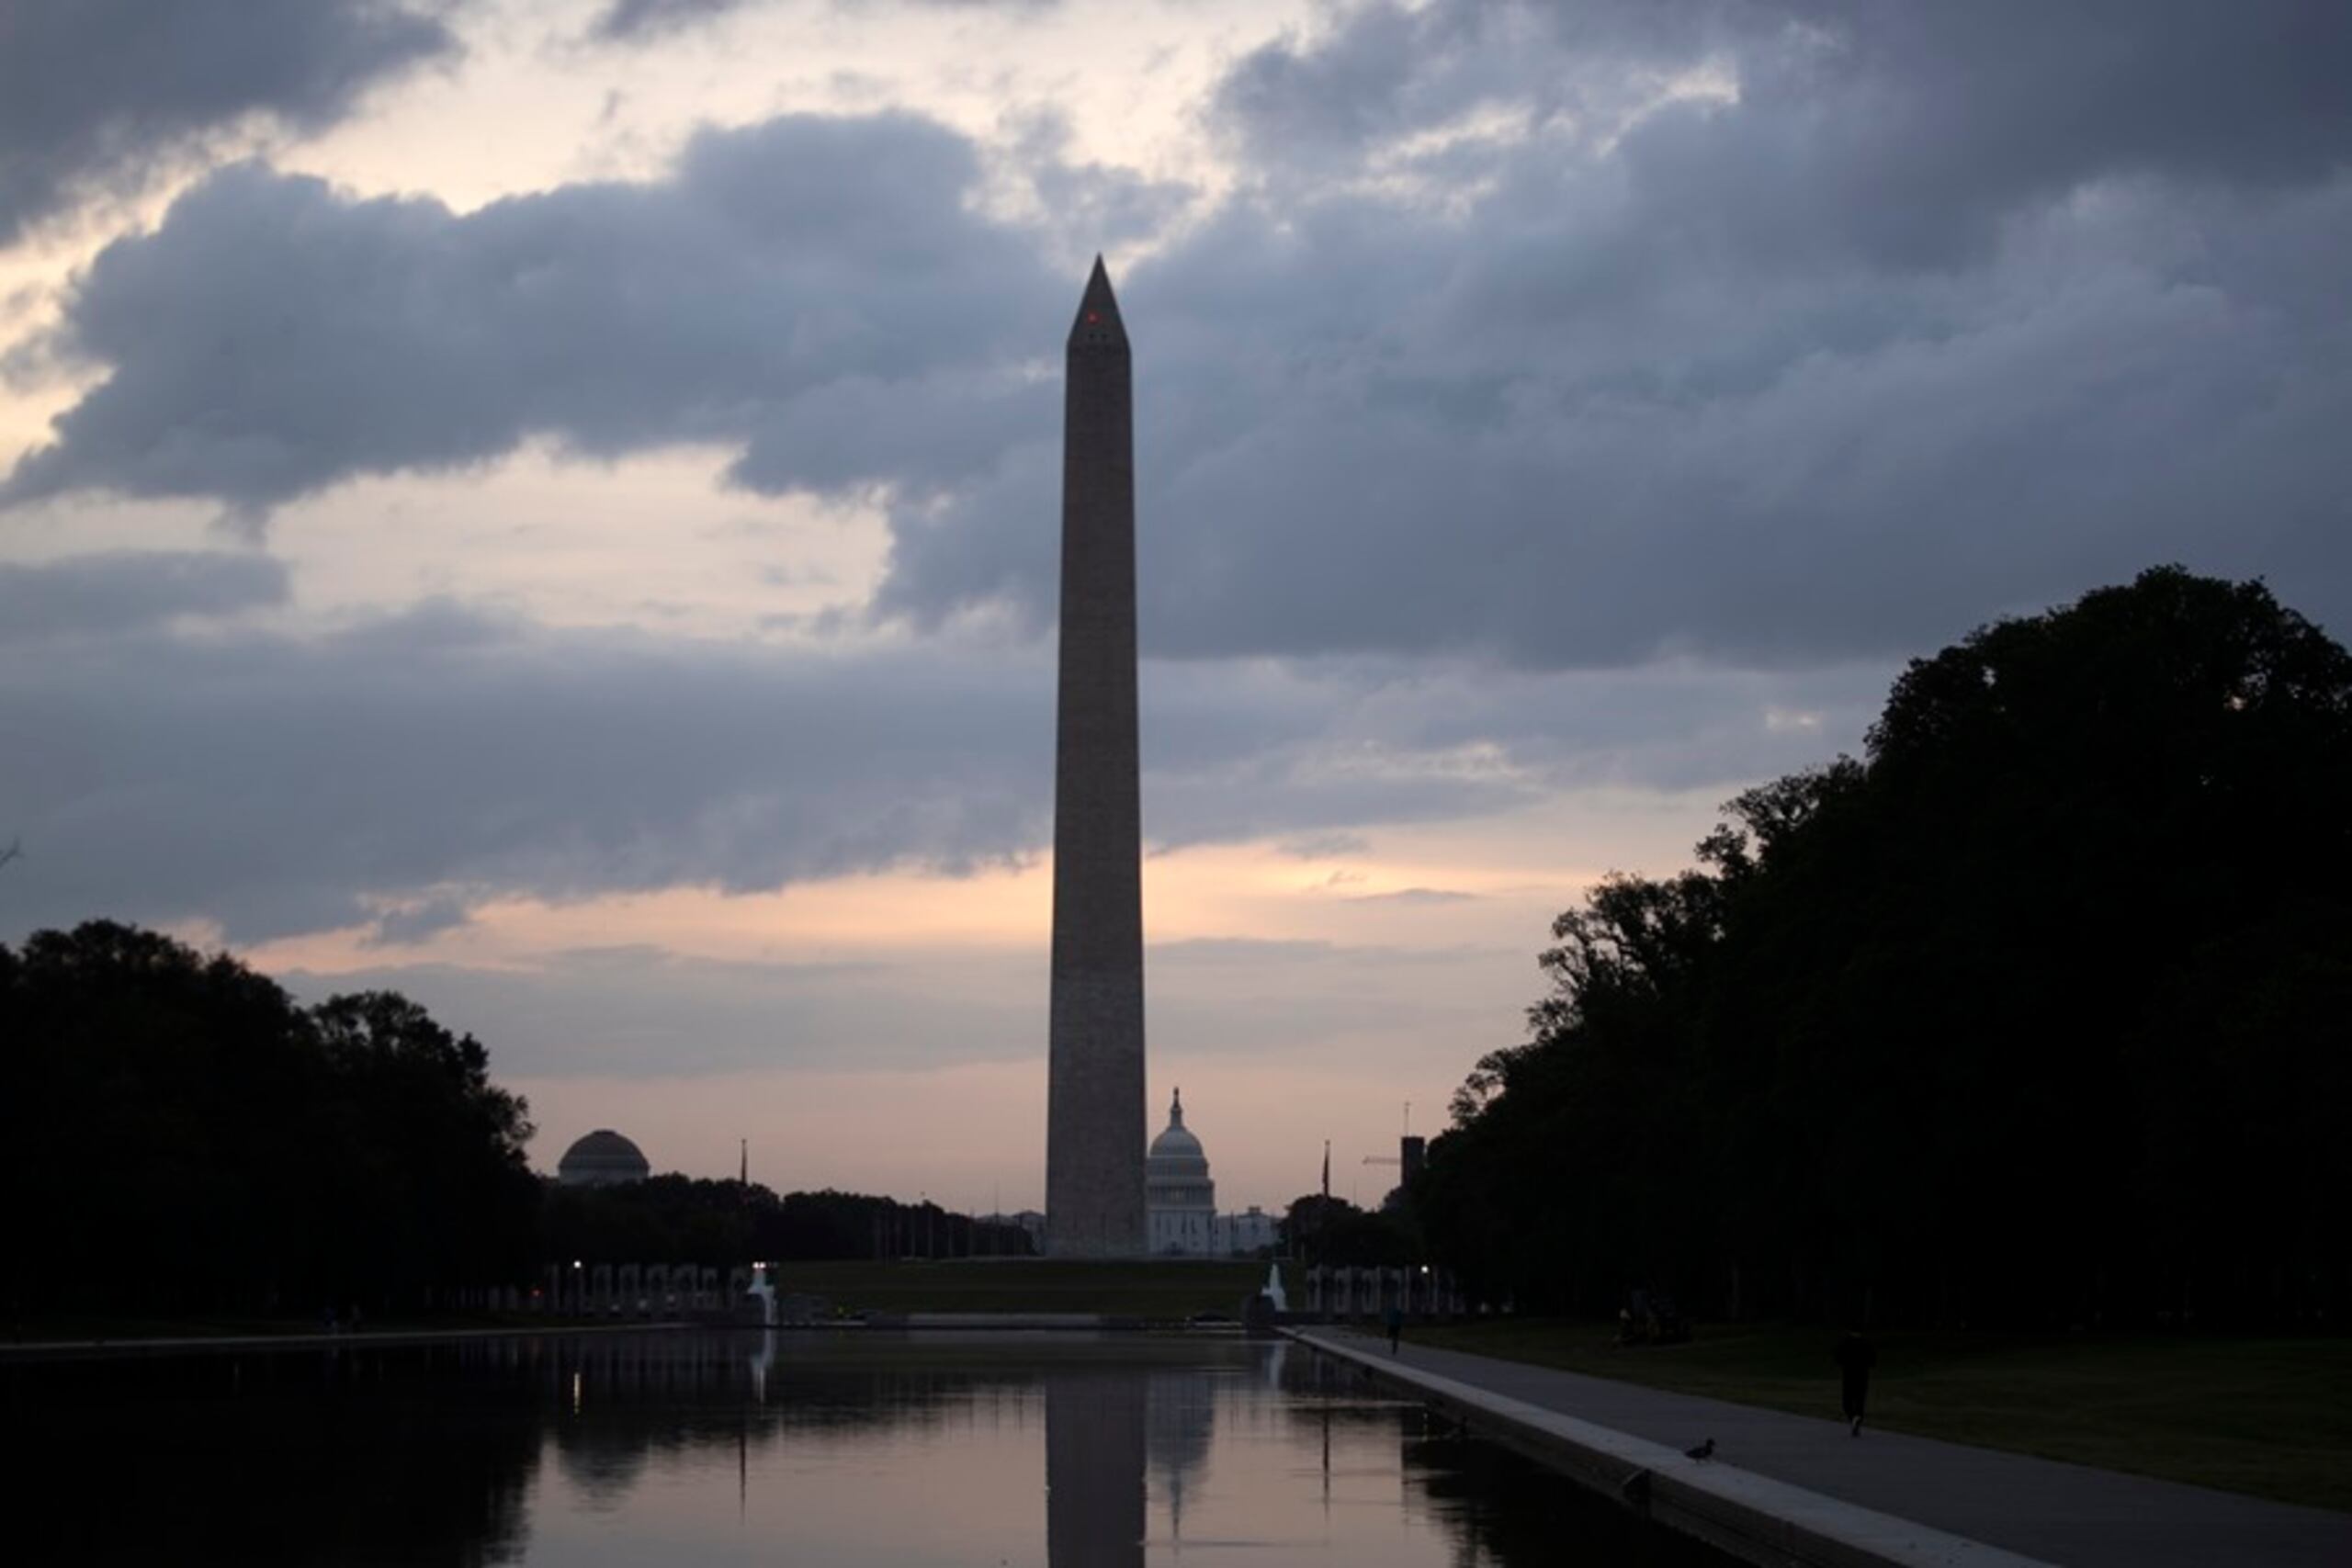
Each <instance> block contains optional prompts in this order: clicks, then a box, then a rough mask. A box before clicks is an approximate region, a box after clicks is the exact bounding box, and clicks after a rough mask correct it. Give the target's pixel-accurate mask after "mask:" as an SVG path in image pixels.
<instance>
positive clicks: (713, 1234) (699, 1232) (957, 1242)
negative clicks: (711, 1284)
mask: <svg viewBox="0 0 2352 1568" xmlns="http://www.w3.org/2000/svg"><path fill="white" fill-rule="evenodd" d="M545 1215H546V1243H545V1250H546V1254H547V1256H548V1258H553V1259H556V1260H558V1261H569V1260H572V1259H583V1260H586V1261H590V1262H606V1263H727V1262H738V1261H742V1262H750V1261H763V1262H776V1261H784V1262H798V1263H807V1262H817V1261H822V1260H827V1259H839V1258H976V1257H977V1258H1019V1257H1026V1256H1028V1255H1029V1254H1030V1253H1031V1252H1033V1251H1034V1250H1035V1248H1034V1247H1033V1246H1032V1245H1031V1242H1030V1238H1029V1235H1028V1233H1027V1232H1025V1231H1023V1229H1022V1228H1021V1227H1020V1226H1019V1225H1017V1224H1012V1223H1010V1222H1001V1223H998V1222H991V1221H990V1220H989V1219H987V1218H984V1217H981V1216H978V1215H972V1214H958V1213H950V1212H949V1211H947V1210H945V1209H943V1208H941V1207H940V1206H939V1205H938V1204H936V1203H933V1202H929V1201H922V1202H916V1203H901V1202H899V1201H898V1200H897V1199H895V1198H882V1197H876V1196H873V1195H871V1194H868V1193H864V1192H838V1191H834V1190H831V1189H830V1188H829V1189H826V1190H822V1191H816V1192H786V1193H784V1194H782V1195H781V1196H779V1195H778V1194H777V1193H775V1192H774V1191H772V1190H769V1189H768V1188H766V1187H764V1186H762V1185H761V1184H760V1183H758V1182H756V1181H754V1182H748V1183H747V1182H743V1181H709V1180H703V1179H696V1178H694V1177H687V1176H677V1175H666V1176H656V1177H653V1178H651V1179H649V1180H645V1181H636V1182H629V1183H628V1184H626V1185H623V1186H616V1187H560V1186H554V1185H550V1186H549V1187H548V1193H547V1205H546V1210H545Z"/></svg>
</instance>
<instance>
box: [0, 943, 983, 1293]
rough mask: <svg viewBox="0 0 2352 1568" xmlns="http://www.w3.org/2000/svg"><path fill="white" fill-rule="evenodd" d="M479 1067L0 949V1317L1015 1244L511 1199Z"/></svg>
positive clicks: (766, 1196)
mask: <svg viewBox="0 0 2352 1568" xmlns="http://www.w3.org/2000/svg"><path fill="white" fill-rule="evenodd" d="M532 1131H533V1129H532V1126H531V1123H530V1121H529V1108H528V1106H527V1105H526V1103H525V1102H524V1100H522V1099H521V1097H519V1096H517V1095H515V1094H514V1093H512V1092H510V1091H508V1090H506V1089H501V1088H500V1087H499V1086H498V1085H497V1084H496V1083H494V1082H493V1081H492V1079H491V1077H490V1058H489V1053H488V1052H487V1051H486V1050H485V1049H484V1047H483V1046H482V1044H481V1042H479V1041H477V1040H476V1039H474V1037H473V1036H471V1035H470V1034H457V1033H453V1032H451V1031H450V1030H448V1029H447V1028H446V1027H444V1026H443V1025H442V1024H440V1023H439V1022H437V1021H435V1020H434V1018H433V1017H432V1016H431V1014H430V1013H428V1012H427V1011H426V1010H424V1008H423V1007H421V1006H419V1005H418V1004H417V1003H415V1002H413V1001H411V1000H409V999H408V998H405V997H402V996H401V995H399V994H398V993H396V992H391V991H366V992H359V993H356V994H352V995H346V996H335V997H332V998H329V999H327V1000H326V1001H324V1002H322V1003H319V1004H318V1005H316V1006H311V1007H304V1006H301V1005H300V1004H298V1003H297V1002H296V1001H295V999H294V998H292V997H291V996H289V995H288V993H287V992H286V990H285V989H284V988H283V987H280V986H278V985H277V983H276V982H274V981H272V980H270V979H269V978H267V977H266V976H262V975H258V974H256V973H254V971H253V970H252V969H250V968H248V967H247V966H246V965H244V964H242V963H240V962H239V961H238V960H236V959H235V958H233V957H232V956H230V955H228V954H226V953H213V954H206V953H199V952H198V951H197V950H196V949H194V948H192V947H190V946H188V945H187V943H184V942H179V941H176V940H175V939H174V938H172V937H169V936H166V935H164V934H162V933H160V932H156V931H144V930H141V929H140V928H138V927H135V926H130V925H123V924H119V923H117V922H114V921H111V920H92V921H89V922H86V923H85V924H83V925H81V926H78V927H76V928H74V930H73V931H40V932H38V933H36V934H34V935H33V936H32V937H30V938H29V939H28V940H27V941H26V942H25V943H24V944H23V945H22V947H21V948H17V949H11V948H8V947H6V946H5V945H0V1148H5V1149H6V1152H7V1155H8V1156H9V1161H10V1168H11V1178H12V1186H13V1188H14V1191H13V1194H12V1198H13V1203H12V1209H13V1212H14V1213H15V1214H16V1216H17V1219H16V1224H15V1226H14V1229H13V1233H12V1235H11V1237H10V1244H9V1245H8V1246H7V1247H0V1317H5V1318H6V1319H7V1320H9V1321H17V1322H22V1321H25V1320H28V1319H33V1320H38V1319H42V1318H57V1317H61V1316H71V1315H75V1314H87V1315H100V1316H115V1317H119V1316H137V1317H146V1318H169V1317H177V1316H191V1317H208V1318H216V1319H219V1318H239V1317H248V1316H258V1317H268V1316H305V1317H307V1316H311V1315H314V1314H318V1313H320V1312H322V1310H325V1309H328V1308H333V1309H335V1310H337V1311H341V1310H344V1309H346V1308H348V1307H351V1306H359V1307H362V1308H363V1309H364V1310H365V1311H366V1312H367V1313H368V1314H373V1315H376V1316H379V1317H381V1316H383V1315H387V1314H414V1313H417V1312H420V1311H424V1310H427V1309H429V1308H431V1307H432V1306H434V1305H435V1303H442V1302H446V1301H447V1300H448V1299H449V1292H452V1291H455V1290H463V1289H467V1288H471V1287H478V1286H485V1285H506V1284H513V1285H518V1286H520V1285H527V1284H529V1283H530V1282H532V1281H533V1280H534V1279H535V1278H536V1277H537V1273H538V1271H539V1269H540V1268H541V1266H542V1265H543V1264H545V1263H546V1262H548V1261H550V1260H559V1259H560V1260H563V1261H570V1260H572V1259H576V1258H584V1259H587V1260H589V1261H595V1262H615V1263H677V1262H698V1263H708V1264H714V1265H719V1266H727V1265H732V1264H736V1263H742V1262H749V1261H752V1260H753V1259H755V1258H765V1259H779V1260H805V1259H814V1258H868V1257H899V1256H907V1255H922V1256H931V1257H962V1256H968V1255H971V1254H974V1253H979V1254H998V1255H1005V1254H1014V1253H1019V1252H1023V1251H1026V1250H1028V1245H1029V1244H1028V1237H1027V1236H1026V1235H1024V1234H1023V1232H1022V1231H1021V1229H1020V1228H1019V1227H1018V1226H1017V1225H1012V1224H1002V1225H992V1224H987V1223H985V1222H982V1221H979V1220H976V1219H974V1218H971V1217H969V1216H966V1215H960V1214H950V1213H945V1212H944V1211H943V1210H941V1209H939V1208H938V1207H937V1206H936V1205H933V1204H904V1203H899V1202H897V1201H894V1200H891V1199H888V1198H879V1197H868V1196H865V1195H863V1194H858V1193H848V1192H833V1191H823V1192H793V1193H787V1194H785V1195H783V1196H781V1197H779V1196H778V1195H777V1194H775V1193H774V1192H772V1191H770V1190H768V1189H766V1188H764V1187H761V1186H757V1185H749V1186H747V1185H746V1184H744V1183H741V1182H736V1181H702V1180H695V1179H689V1178H686V1177H683V1176H662V1177H656V1178H654V1179H651V1180H650V1181H646V1182H643V1183H639V1184H635V1185H632V1186H629V1187H623V1188H607V1189H572V1188H563V1187H560V1186H558V1185H556V1184H555V1183H553V1182H548V1181H544V1180H542V1179H540V1178H538V1177H536V1176H534V1175H533V1174H532V1173H531V1171H530V1169H529V1168H528V1167H527V1165H526V1162H525V1158H524V1151H525V1147H526V1145H527V1143H528V1141H529V1139H530V1137H531V1135H532Z"/></svg>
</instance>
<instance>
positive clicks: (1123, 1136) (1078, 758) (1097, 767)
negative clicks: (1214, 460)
mask: <svg viewBox="0 0 2352 1568" xmlns="http://www.w3.org/2000/svg"><path fill="white" fill-rule="evenodd" d="M1062 410H1063V412H1062V604H1061V688H1060V699H1059V711H1058V714H1057V724H1056V734H1055V749H1054V994H1053V1012H1052V1021H1051V1022H1050V1024H1049V1025H1048V1026H1047V1041H1048V1047H1047V1057H1048V1066H1047V1074H1046V1076H1047V1086H1046V1251H1047V1252H1048V1253H1050V1254H1052V1255H1054V1256H1055V1257H1057V1258H1136V1257H1141V1256H1142V1255H1143V1254H1144V1253H1145V1252H1146V1251H1148V1235H1147V1232H1146V1230H1145V1225H1144V1183H1143V1170H1144V1165H1143V1158H1144V1134H1145V1131H1146V1129H1145V1126H1144V1100H1143V1096H1144V1084H1143V876H1142V854H1143V821H1142V808H1141V805H1140V803H1139V800H1138V795H1139V793H1140V787H1141V786H1140V784H1139V783H1138V777H1137V774H1138V769H1137V764H1136V459H1135V398H1134V391H1133V388H1132V385H1131V382H1130V377H1129V374H1128V361H1127V333H1126V329H1125V327H1124V326H1122V325H1121V324H1120V322H1119V302H1118V300H1117V299H1114V298H1113V297H1112V294H1111V275H1110V274H1109V273H1108V272H1106V271H1104V270H1103V258H1102V257H1100V256H1097V257H1095V258H1094V275H1093V276H1091V277H1090V278H1089V279H1087V283H1086V297H1085V298H1084V299H1081V300H1080V302H1079V307H1078V320H1077V321H1076V322H1075V323H1074V324H1073V325H1072V326H1071V327H1070V331H1069V378H1068V381H1067V384H1066V386H1065V388H1064V391H1063V405H1062Z"/></svg>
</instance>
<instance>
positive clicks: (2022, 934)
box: [1411, 568, 2352, 1325]
mask: <svg viewBox="0 0 2352 1568" xmlns="http://www.w3.org/2000/svg"><path fill="white" fill-rule="evenodd" d="M2347 807H2352V657H2348V656H2347V655H2346V651H2345V649H2343V648H2342V647H2340V646H2338V645H2337V644H2336V643H2335V642H2333V641H2331V640H2330V639H2329V638H2328V637H2326V636H2324V634H2323V633H2322V632H2321V631H2320V630H2319V629H2318V628H2317V627H2315V626H2312V624H2311V623H2310V622H2308V621H2306V620H2305V619H2304V618H2303V617H2301V615H2296V614H2295V613H2294V612H2292V611H2291V610H2288V609H2286V608H2283V607H2282V606H2280V605H2279V604H2278V603H2277V602H2276V600H2275V599H2274V598H2273V597H2272V596H2271V595H2270V593H2269V592H2267V590H2266V589H2264V588H2263V587H2262V586H2261V585H2260V584H2258V583H2231V582H2225V581H2213V580H2210V579H2205V578H2199V577H2196V576H2193V575H2191V574H2189V573H2188V572H2186V571H2184V570H2180V569H2178V568H2160V569H2157V570H2151V571H2148V572H2146V573H2143V575H2142V576H2141V577H2140V578H2138V579H2137V580H2136V581H2133V582H2132V583H2131V584H2130V585H2128V586H2124V587H2116V588H2109V589H2103V590H2100V591H2098V592H2092V593H2089V594H2087V595H2086V596H2085V597H2083V598H2082V599H2081V600H2079V601H2078V602H2076V603H2075V604H2071V605H2068V606H2065V607H2064V608H2061V609H2058V610H2054V611H2052V612H2049V613H2046V614H2043V615H2032V616H2026V617H2020V618H2016V619H2010V620H2004V621H2000V622H1997V623H1996V624H1994V625H1991V626H1985V627H1982V628H1980V629H1979V630H1977V631H1976V632H1974V633H1973V634H1972V635H1970V636H1969V637H1966V638H1964V639H1962V641H1961V642H1960V643H1959V644H1957V645H1956V646H1954V647H1951V648H1948V649H1944V650H1943V651H1942V652H1940V653H1939V654H1937V655H1936V656H1934V657H1933V658H1928V659H1920V660H1914V661H1913V662H1912V663H1911V664H1910V665H1909V667H1908V668H1907V669H1906V670H1905V672H1904V673H1903V674H1902V675H1901V677H1900V678H1899V679H1898V680H1897V681H1896V682H1895V683H1894V689H1893V691H1892V693H1891V694H1890V695H1889V697H1888V699H1887V703H1886V705H1885V708H1884V710H1883V714H1882V715H1881V716H1880V718H1879V719H1878V721H1877V723H1876V724H1875V725H1874V726H1873V727H1872V728H1871V729H1870V731H1869V732H1868V736H1867V739H1866V744H1865V748H1864V755H1863V756H1862V757H1860V759H1855V758H1849V757H1839V758H1838V759H1837V760H1836V761H1831V762H1829V763H1826V764H1825V765H1823V766H1821V767H1818V768H1815V769H1812V770H1809V771H1805V772H1802V773H1795V774H1792V775H1790V776H1789V777H1786V778H1782V779H1779V780H1776V781H1774V782H1772V783H1770V784H1765V785H1762V786H1761V787H1758V788H1756V789H1753V790H1750V791H1748V792H1747V793H1746V794H1744V795H1740V796H1739V797H1738V798H1737V799H1736V800H1734V801H1732V802H1731V803H1730V805H1729V806H1728V807H1726V808H1725V818H1726V819H1725V821H1724V825H1723V826H1722V827H1721V828H1719V829H1717V830H1716V831H1714V832H1713V833H1712V834H1711V835H1709V836H1708V838H1706V839H1705V840H1703V841H1702V842H1701V843H1700V844H1699V845H1698V847H1697V852H1696V860H1697V863H1696V864H1695V866H1694V867H1693V868H1692V869H1691V870H1688V871H1685V872H1681V873H1679V874H1675V875H1671V876H1665V877H1655V878H1653V877H1643V876H1634V875H1612V876H1611V877H1609V878H1608V879H1606V880H1604V881H1603V882H1602V883H1601V884H1600V886H1597V887H1596V888H1594V889H1593V890H1592V892H1591V893H1590V894H1589V897H1587V898H1586V899H1585V901H1584V902H1583V904H1582V905H1581V906H1580V907H1578V908H1574V909H1571V910H1569V911H1567V912H1566V913H1565V914H1563V915H1561V916H1560V917H1559V919H1558V920H1557V921H1556V922H1555V924H1554V927H1553V935H1554V937H1555V946H1553V947H1552V948H1550V949H1549V950H1548V951H1546V952H1545V953H1544V954H1543V956H1542V960H1541V963H1542V967H1543V969H1544V973H1545V974H1546V975H1547V976H1549V977H1550V981H1551V987H1550V990H1549V992H1548V994H1546V995H1545V996H1544V998H1542V999H1541V1000H1539V1001H1538V1002H1537V1003H1536V1004H1535V1005H1534V1006H1533V1007H1532V1009H1531V1010H1530V1011H1529V1035H1528V1038H1527V1039H1526V1040H1525V1041H1524V1042H1523V1043H1519V1044H1516V1045H1512V1046H1509V1047H1506V1048H1504V1049H1501V1050H1498V1051H1495V1052H1493V1053H1491V1054H1489V1055H1487V1056H1486V1057H1484V1058H1483V1059H1482V1060H1480V1061H1479V1063H1478V1064H1477V1066H1476V1068H1475V1070H1474V1071H1473V1072H1472V1073H1471V1074H1470V1076H1469V1077H1468V1078H1467V1080H1466V1081H1465V1082H1464V1086H1463V1088H1462V1089H1461V1091H1460V1092H1459V1093H1458V1095H1457V1096H1456V1098H1455V1102H1454V1106H1453V1128H1452V1130H1451V1131H1449V1132H1448V1133H1446V1134H1443V1135H1442V1136H1441V1137H1439V1138H1438V1139H1437V1140H1435V1142H1434V1143H1433V1144H1432V1145H1431V1148H1430V1162H1429V1166H1428V1168H1427V1169H1426V1171H1425V1172H1424V1173H1423V1175H1422V1177H1421V1179H1419V1181H1418V1182H1417V1183H1416V1184H1415V1187H1414V1190H1413V1191H1412V1194H1411V1200H1412V1202H1411V1206H1412V1211H1413V1213H1414V1216H1415V1218H1416V1219H1417V1221H1418V1222H1419V1225H1420V1226H1421V1228H1422V1231H1423V1233H1424V1235H1426V1237H1427V1239H1428V1242H1429V1244H1430V1247H1431V1248H1432V1249H1433V1251H1434V1252H1435V1253H1436V1255H1437V1256H1438V1257H1439V1258H1441V1259H1442V1260H1443V1261H1445V1262H1447V1263H1449V1264H1451V1265H1452V1266H1453V1267H1454V1268H1455V1269H1457V1270H1458V1271H1459V1272H1460V1273H1461V1274H1462V1275H1463V1276H1464V1278H1465V1279H1466V1280H1469V1281H1471V1282H1472V1283H1473V1285H1474V1286H1475V1287H1476V1289H1478V1290H1479V1291H1480V1292H1483V1293H1486V1294H1487V1295H1489V1296H1491V1297H1493V1298H1495V1299H1498V1300H1499V1299H1503V1298H1506V1297H1509V1298H1511V1299H1513V1300H1515V1301H1516V1303H1518V1304H1519V1305H1521V1307H1522V1308H1536V1309H1550V1310H1560V1311H1577V1312H1604V1313H1605V1312H1609V1311H1613V1310H1615V1309H1616V1307H1617V1306H1618V1305H1619V1304H1621V1302H1622V1300H1623V1294H1624V1292H1627V1291H1628V1290H1629V1289H1631V1288H1634V1287H1645V1288H1648V1289H1651V1290H1662V1291H1668V1292H1675V1293H1678V1294H1679V1296H1680V1297H1681V1299H1682V1301H1683V1302H1684V1303H1685V1304H1686V1305H1687V1306H1689V1307H1691V1309H1693V1310H1697V1311H1701V1312H1705V1313H1710V1314H1730V1315H1747V1314H1794V1315H1800V1316H1808V1317H1830V1318H1846V1319H1858V1318H1861V1317H1864V1316H1868V1317H1871V1318H1873V1319H1875V1320H1877V1321H1880V1322H1896V1321H1908V1322H1917V1323H1944V1324H1979V1325H1994V1324H2007V1325H2099V1324H2105V1325H2128V1324H2149V1323H2175V1324H2217V1323H2281V1322H2300V1323H2304V1324H2312V1325H2317V1324H2334V1323H2340V1322H2342V1321H2343V1314H2344V1312H2345V1310H2346V1307H2347V1306H2352V1253H2347V1251H2346V1248H2345V1247H2344V1246H2343V1243H2342V1239H2341V1238H2342V1234H2343V1224H2344V1215H2345V1214H2346V1212H2347V1211H2352V1139H2347V1138H2346V1136H2345V1134H2344V1128H2345V1126H2346V1122H2347V1113H2352V1053H2347V1050H2346V1041H2347V1035H2346V1020H2347V1019H2352V810H2347Z"/></svg>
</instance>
